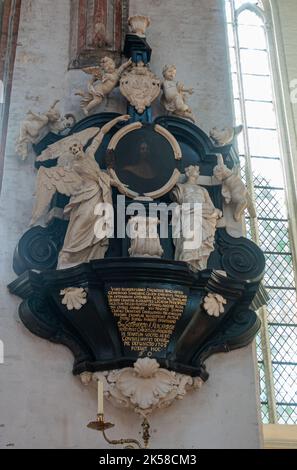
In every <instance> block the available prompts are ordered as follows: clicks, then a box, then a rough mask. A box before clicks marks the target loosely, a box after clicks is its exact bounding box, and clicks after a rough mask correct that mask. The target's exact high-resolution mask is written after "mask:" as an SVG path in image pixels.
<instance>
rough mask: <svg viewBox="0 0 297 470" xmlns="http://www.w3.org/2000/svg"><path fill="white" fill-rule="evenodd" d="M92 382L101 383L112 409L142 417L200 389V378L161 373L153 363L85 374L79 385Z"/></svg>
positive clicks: (141, 362) (163, 370)
mask: <svg viewBox="0 0 297 470" xmlns="http://www.w3.org/2000/svg"><path fill="white" fill-rule="evenodd" d="M92 379H93V382H94V383H96V382H97V381H98V380H100V381H102V382H103V383H104V391H105V398H106V399H108V400H109V401H111V402H112V403H113V404H114V405H116V406H119V407H124V408H132V409H134V411H135V412H136V413H138V414H140V415H142V416H149V415H150V414H151V413H152V412H153V411H154V410H156V409H160V408H167V407H169V406H171V405H172V404H173V403H174V402H175V400H181V399H183V398H184V397H185V395H186V394H187V392H188V391H190V390H197V389H200V388H201V387H202V384H203V381H202V380H201V379H200V378H194V377H190V376H188V375H183V374H178V373H176V372H172V371H168V370H167V369H162V368H161V367H160V364H159V363H158V362H157V361H156V360H155V359H150V358H148V357H146V358H143V359H138V360H137V361H136V362H135V364H134V366H133V367H128V368H125V369H122V370H115V371H109V372H103V373H100V372H97V373H95V374H93V375H92V374H91V373H87V374H86V373H85V374H82V375H81V381H82V383H83V384H84V385H88V384H89V383H90V382H91V381H92Z"/></svg>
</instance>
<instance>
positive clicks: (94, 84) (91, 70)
mask: <svg viewBox="0 0 297 470" xmlns="http://www.w3.org/2000/svg"><path fill="white" fill-rule="evenodd" d="M131 64H132V59H130V60H128V62H125V63H124V64H123V65H121V67H119V68H118V69H117V68H116V65H115V62H114V60H113V59H111V58H110V57H104V58H103V59H102V60H101V68H100V67H87V68H85V69H83V71H84V72H85V73H87V74H89V75H92V78H91V80H90V81H89V83H88V92H84V91H82V90H79V91H77V92H76V93H75V94H76V95H77V96H81V97H82V100H81V107H82V109H83V111H84V113H85V115H86V116H88V115H89V113H90V112H91V111H93V109H94V108H96V107H97V106H100V104H101V103H102V101H103V99H104V98H105V96H108V95H109V94H110V93H111V92H112V91H113V89H114V88H115V87H116V86H117V85H118V83H119V80H120V78H121V75H122V73H123V72H124V70H126V69H127V68H128V67H129V66H130V65H131Z"/></svg>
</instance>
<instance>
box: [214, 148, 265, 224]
mask: <svg viewBox="0 0 297 470" xmlns="http://www.w3.org/2000/svg"><path fill="white" fill-rule="evenodd" d="M213 174H214V177H215V178H216V180H217V181H218V182H219V183H222V196H223V198H224V200H225V203H226V204H233V205H234V212H233V217H234V220H235V221H236V222H239V221H240V220H241V218H242V216H243V214H244V211H245V209H248V211H249V214H250V216H251V217H252V218H255V217H256V211H255V208H254V205H253V201H252V199H251V197H250V195H249V193H248V190H247V188H246V186H245V184H244V183H243V181H242V180H241V178H240V176H239V175H236V174H235V173H234V172H233V171H232V170H230V169H229V168H228V167H227V166H226V165H225V164H224V159H223V156H222V155H218V164H217V166H216V167H215V168H214V173H213Z"/></svg>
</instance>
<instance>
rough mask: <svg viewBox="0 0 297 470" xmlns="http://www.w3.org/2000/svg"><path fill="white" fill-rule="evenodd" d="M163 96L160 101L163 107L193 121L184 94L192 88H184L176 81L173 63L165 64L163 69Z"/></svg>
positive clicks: (190, 91) (193, 118)
mask: <svg viewBox="0 0 297 470" xmlns="http://www.w3.org/2000/svg"><path fill="white" fill-rule="evenodd" d="M163 77H164V81H163V96H162V99H161V103H162V105H163V106H164V108H165V109H166V110H167V111H169V112H170V113H172V114H175V115H176V116H181V117H184V118H188V119H190V120H191V121H192V122H195V117H194V115H193V112H192V110H191V108H190V106H189V105H188V104H187V103H186V95H187V94H188V95H192V94H193V93H194V91H193V88H188V89H187V88H185V86H184V85H183V84H182V83H179V82H176V81H175V77H176V67H175V65H165V67H164V69H163Z"/></svg>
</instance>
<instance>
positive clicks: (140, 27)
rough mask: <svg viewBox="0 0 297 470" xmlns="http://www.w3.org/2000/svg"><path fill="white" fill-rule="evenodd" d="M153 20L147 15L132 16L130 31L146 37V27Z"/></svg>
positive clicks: (129, 21) (129, 22) (129, 23)
mask: <svg viewBox="0 0 297 470" xmlns="http://www.w3.org/2000/svg"><path fill="white" fill-rule="evenodd" d="M150 24H151V20H150V18H148V17H147V16H141V15H136V16H130V18H129V20H128V25H129V28H130V32H131V33H132V34H136V35H137V36H139V37H141V38H145V33H146V29H147V28H148V27H149V26H150Z"/></svg>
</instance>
